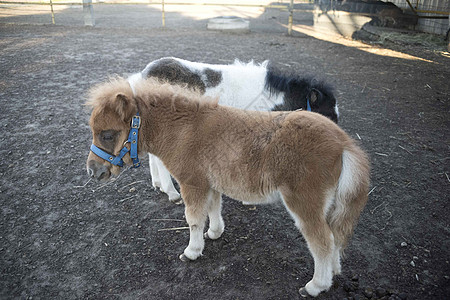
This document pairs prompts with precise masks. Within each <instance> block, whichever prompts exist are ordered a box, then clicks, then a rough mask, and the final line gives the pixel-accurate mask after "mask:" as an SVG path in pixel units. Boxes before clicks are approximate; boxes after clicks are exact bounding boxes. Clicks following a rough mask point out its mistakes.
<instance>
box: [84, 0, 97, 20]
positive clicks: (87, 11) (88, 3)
mask: <svg viewBox="0 0 450 300" xmlns="http://www.w3.org/2000/svg"><path fill="white" fill-rule="evenodd" d="M83 13H84V25H85V26H95V19H94V7H93V6H92V0H83Z"/></svg>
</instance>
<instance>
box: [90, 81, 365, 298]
mask: <svg viewBox="0 0 450 300" xmlns="http://www.w3.org/2000/svg"><path fill="white" fill-rule="evenodd" d="M135 89H136V91H135V95H136V96H133V92H132V91H131V89H130V87H129V85H128V83H127V82H126V81H125V80H123V79H116V80H112V81H111V82H109V83H105V84H102V85H100V86H97V87H96V88H94V89H93V90H92V91H91V95H90V99H91V100H90V101H89V102H88V104H89V105H91V106H92V107H93V112H92V116H91V122H90V124H91V127H92V130H93V136H94V139H93V143H94V144H96V145H97V146H99V147H103V148H104V149H105V150H108V149H107V147H106V145H105V141H102V140H101V138H100V137H101V132H102V131H104V130H115V131H118V134H117V142H116V143H115V145H114V147H112V148H113V149H112V148H111V147H110V149H109V150H110V151H112V152H114V153H117V152H118V151H119V150H120V148H121V147H122V143H123V141H124V140H125V139H126V136H127V134H128V130H129V122H130V120H131V118H132V116H133V115H134V114H136V111H137V110H139V113H140V116H141V119H142V125H141V128H140V130H139V151H140V152H149V153H152V154H154V155H156V156H158V157H159V158H160V159H161V160H162V162H163V163H164V165H165V166H166V167H167V169H168V170H169V171H170V173H171V174H172V175H173V176H174V178H175V179H176V180H177V181H178V182H179V184H180V188H181V194H182V196H183V199H184V201H185V205H186V219H187V222H188V223H189V226H190V229H191V239H190V243H189V246H188V248H186V250H185V252H184V254H183V255H182V257H181V258H182V259H183V258H184V259H196V258H197V257H198V256H199V255H201V252H202V250H203V247H204V243H203V238H200V236H199V232H201V233H203V228H204V223H205V221H206V217H207V216H208V215H209V219H210V230H208V233H207V235H206V237H209V238H218V237H220V234H221V233H222V232H223V227H224V226H223V221H222V218H221V216H220V194H222V193H223V194H226V195H228V196H230V197H232V198H234V199H238V200H242V201H246V202H254V203H259V202H267V201H272V200H274V199H277V198H281V199H282V201H283V203H284V204H285V206H286V208H287V209H288V211H289V212H290V213H291V215H292V217H293V218H294V220H295V222H296V225H297V226H298V227H299V229H300V230H301V232H302V234H303V235H304V237H305V239H306V241H307V243H308V246H309V249H310V250H311V253H312V255H313V258H314V261H315V272H314V277H313V279H312V280H311V281H310V282H309V283H308V284H307V285H306V291H307V292H308V293H309V294H310V295H313V296H315V295H317V294H318V293H320V292H321V291H324V290H327V289H328V288H329V287H330V286H331V279H332V275H333V274H337V273H339V272H340V253H341V251H342V250H343V249H344V247H345V246H346V242H347V240H348V238H349V237H350V235H351V233H352V231H353V227H354V225H355V223H356V220H357V219H358V217H359V215H360V213H361V211H362V209H363V207H364V205H365V203H366V201H367V192H368V186H369V163H368V159H367V157H366V155H365V153H364V152H363V151H362V150H361V149H360V148H359V147H358V146H356V145H355V143H354V141H353V140H352V139H351V138H350V137H349V136H348V135H347V134H346V133H345V132H344V131H343V130H342V129H340V128H339V127H338V126H337V125H336V124H334V123H333V122H332V121H330V120H329V119H327V118H325V117H323V116H321V115H319V114H316V113H311V112H305V111H296V112H253V111H243V110H239V109H235V108H231V107H225V106H220V105H218V104H217V101H215V100H213V99H208V100H205V99H204V98H203V99H202V96H200V95H199V94H197V93H195V92H191V91H188V90H186V89H183V88H181V87H176V86H170V85H168V84H161V83H158V82H154V81H152V80H147V81H142V82H140V83H138V84H137V85H136V87H135ZM93 161H95V162H96V164H102V165H103V166H104V167H105V166H106V167H108V168H111V165H109V163H107V162H105V161H102V160H101V159H100V158H99V157H97V156H96V155H94V154H93V153H90V155H89V158H88V168H89V164H91V166H92V165H94V164H95V163H94V162H93ZM112 170H113V173H117V167H113V168H112ZM303 292H304V290H303Z"/></svg>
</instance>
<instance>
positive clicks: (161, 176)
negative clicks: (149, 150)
mask: <svg viewBox="0 0 450 300" xmlns="http://www.w3.org/2000/svg"><path fill="white" fill-rule="evenodd" d="M149 156H151V162H150V171H152V166H154V167H155V168H156V174H157V180H158V182H156V183H158V185H157V186H158V187H159V188H160V190H161V192H163V193H166V194H167V195H168V196H169V200H170V201H171V202H176V201H177V200H179V199H180V198H181V196H180V194H179V193H178V191H177V189H176V188H175V186H174V185H173V182H172V177H171V176H170V172H169V171H168V170H167V169H166V167H165V166H164V164H163V162H162V161H161V160H160V159H159V158H158V157H156V156H154V155H151V154H149ZM152 175H153V172H152Z"/></svg>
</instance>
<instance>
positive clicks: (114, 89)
mask: <svg viewBox="0 0 450 300" xmlns="http://www.w3.org/2000/svg"><path fill="white" fill-rule="evenodd" d="M117 94H123V95H125V96H127V97H129V98H132V97H133V91H132V90H131V87H130V84H129V83H128V81H127V80H125V79H124V78H122V77H119V76H115V77H110V78H109V79H108V80H107V81H106V82H103V83H99V84H97V85H95V86H93V87H92V88H91V89H90V90H89V91H88V96H87V100H86V103H85V105H86V106H88V107H90V108H92V109H93V108H96V107H99V108H104V107H105V106H107V105H108V104H109V103H110V101H111V99H114V98H115V97H116V95H117Z"/></svg>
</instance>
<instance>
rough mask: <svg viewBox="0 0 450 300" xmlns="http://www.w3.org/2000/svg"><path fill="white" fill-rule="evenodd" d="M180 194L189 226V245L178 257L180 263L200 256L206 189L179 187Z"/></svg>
mask: <svg viewBox="0 0 450 300" xmlns="http://www.w3.org/2000/svg"><path fill="white" fill-rule="evenodd" d="M181 194H182V195H183V199H184V203H185V205H186V208H185V215H186V221H187V223H188V225H189V233H190V236H189V245H188V246H187V248H186V249H185V250H184V252H183V254H181V255H180V259H181V260H182V261H189V260H195V259H197V258H198V257H199V256H200V255H202V251H203V248H204V246H205V241H204V239H203V229H204V228H205V222H206V215H207V208H208V207H207V204H208V199H207V198H208V189H202V188H197V187H194V186H190V185H181Z"/></svg>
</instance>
